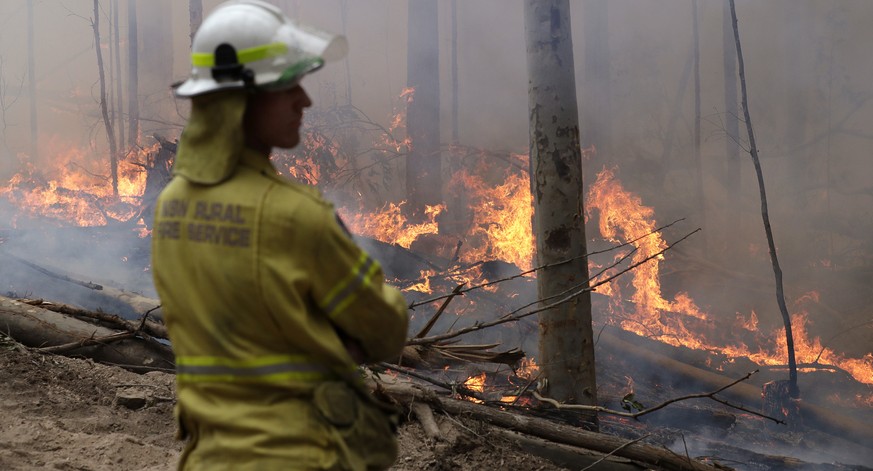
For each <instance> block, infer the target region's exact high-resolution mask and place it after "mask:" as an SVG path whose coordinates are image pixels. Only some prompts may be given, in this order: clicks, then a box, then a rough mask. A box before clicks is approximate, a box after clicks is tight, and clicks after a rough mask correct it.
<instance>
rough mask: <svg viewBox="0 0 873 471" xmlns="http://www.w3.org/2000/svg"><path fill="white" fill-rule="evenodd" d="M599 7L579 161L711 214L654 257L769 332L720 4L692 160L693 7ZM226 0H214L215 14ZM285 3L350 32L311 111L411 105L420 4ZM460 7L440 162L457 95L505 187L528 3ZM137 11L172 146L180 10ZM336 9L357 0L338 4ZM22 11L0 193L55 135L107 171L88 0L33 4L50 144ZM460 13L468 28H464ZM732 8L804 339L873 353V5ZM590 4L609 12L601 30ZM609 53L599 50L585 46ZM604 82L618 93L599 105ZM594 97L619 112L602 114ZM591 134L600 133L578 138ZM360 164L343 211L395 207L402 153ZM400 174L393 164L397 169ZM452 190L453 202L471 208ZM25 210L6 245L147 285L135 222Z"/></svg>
mask: <svg viewBox="0 0 873 471" xmlns="http://www.w3.org/2000/svg"><path fill="white" fill-rule="evenodd" d="M601 1H602V2H603V3H606V4H608V5H607V7H606V12H607V15H606V16H605V17H600V16H596V15H595V13H596V11H595V10H593V9H594V8H595V6H596V5H597V0H586V1H576V2H572V15H573V21H572V28H573V40H574V50H575V68H576V76H575V78H576V82H577V95H578V97H579V100H580V104H581V105H580V125H581V129H580V130H581V134H582V136H583V141H582V143H581V144H582V146H583V147H584V148H591V149H596V151H592V152H591V153H590V154H591V156H590V158H588V159H586V160H585V161H584V162H583V170H584V175H585V177H584V178H585V182H586V190H587V187H588V186H590V185H591V184H592V183H593V182H594V178H595V175H596V174H597V173H598V172H599V171H600V170H601V169H603V168H616V169H617V170H616V174H617V177H618V178H619V179H620V180H621V181H622V182H623V185H624V187H625V188H627V189H628V190H630V191H632V192H634V193H635V194H638V195H639V196H640V198H641V200H642V202H643V204H645V205H646V206H649V207H652V208H654V210H655V215H656V218H657V223H658V224H659V225H660V224H664V223H667V222H669V221H673V220H676V219H679V218H687V221H688V225H690V226H691V227H702V228H703V234H704V235H703V236H702V237H695V238H693V239H691V240H689V241H688V242H686V243H684V244H683V246H682V247H680V248H677V249H675V250H673V251H671V252H668V254H667V256H666V260H665V261H664V262H663V264H662V265H663V266H665V267H668V269H666V270H665V273H664V274H663V279H662V281H663V288H664V290H665V292H666V293H665V297H668V298H672V297H673V295H675V293H677V292H680V291H682V292H688V293H690V294H691V295H692V296H693V297H694V299H695V300H696V301H697V304H698V305H699V306H701V307H702V308H703V309H705V310H707V311H710V312H712V313H713V314H714V315H719V316H722V317H730V318H733V317H734V316H735V315H736V314H737V313H739V314H742V315H745V316H748V315H749V314H750V313H751V312H752V311H753V310H754V311H755V312H757V314H758V318H759V319H760V321H761V323H762V326H761V328H762V329H769V328H773V327H777V326H778V325H779V324H780V322H781V320H780V319H779V317H778V314H777V312H776V308H775V302H774V292H773V287H772V279H773V274H772V269H771V266H770V260H769V256H768V254H767V251H766V239H765V238H764V231H763V227H762V222H761V215H760V199H759V194H758V186H757V182H756V181H755V174H754V170H753V167H752V164H751V160H750V159H749V158H748V155H747V154H746V153H745V151H744V148H747V147H748V143H747V140H746V138H745V137H744V136H745V131H744V123H740V134H739V136H729V135H727V132H726V129H728V121H730V120H736V119H737V117H736V116H730V115H728V114H727V112H726V110H728V109H730V108H731V107H732V105H733V106H735V105H736V103H738V101H739V96H736V97H732V98H733V103H730V101H731V98H728V102H726V99H725V91H724V90H725V85H726V78H725V75H724V66H723V55H724V53H725V50H726V49H730V48H733V47H734V45H733V43H731V42H730V41H728V42H726V41H725V35H724V31H723V28H724V9H723V5H722V2H702V1H701V2H698V3H699V12H698V21H699V30H700V41H699V51H700V56H699V59H700V62H699V75H700V84H701V89H700V96H699V100H700V109H701V110H702V116H701V121H700V124H701V148H700V153H699V155H700V160H699V163H698V162H697V161H695V158H694V156H695V149H694V135H693V132H694V127H695V126H694V125H695V116H694V102H695V96H694V75H695V74H694V72H695V64H694V55H693V54H694V44H693V42H692V21H693V18H692V16H691V6H690V5H691V2H689V1H688V0H662V1H658V2H639V1H634V0H610V1H608V2H606V0H601ZM127 3H128V2H126V1H118V2H112V1H109V0H102V1H101V6H102V8H103V12H102V14H103V15H105V17H101V25H102V27H103V31H101V36H102V37H103V44H102V47H103V48H104V52H108V49H109V47H110V42H111V41H110V38H111V35H110V30H109V29H108V28H109V24H110V23H111V19H112V14H111V13H112V8H115V6H117V7H118V8H119V13H120V14H119V17H120V18H121V25H120V28H121V30H120V33H121V34H120V37H121V38H122V42H121V45H120V46H121V47H122V54H121V57H122V63H121V70H122V77H121V80H122V85H123V89H124V90H125V92H124V93H125V96H124V97H121V103H122V105H123V110H125V111H123V112H124V113H129V108H128V102H127V96H126V93H127V91H126V90H127V88H126V87H127V86H128V84H129V80H128V76H127V57H128V56H127V54H128V51H127V49H126V47H127V42H126V39H125V38H126V33H127V28H128V25H127V23H126V21H127ZM218 3H219V1H217V0H211V1H205V2H204V11H209V10H211V9H212V8H214V7H215V6H216V5H217V4H218ZM274 3H276V4H279V5H280V6H282V7H284V8H286V9H287V10H288V11H289V12H290V11H293V12H294V13H295V14H296V15H297V16H298V17H299V19H300V20H301V21H303V22H305V23H310V24H314V25H318V26H319V27H322V28H324V29H327V30H330V31H333V32H343V31H345V33H346V35H347V36H348V39H349V42H350V53H349V56H348V58H347V59H346V61H343V62H340V63H331V64H328V65H327V66H326V67H325V68H324V69H323V70H321V71H319V72H317V73H315V74H313V75H311V76H309V77H307V78H306V79H305V80H304V82H303V85H304V87H305V88H306V89H307V90H308V92H309V93H310V95H311V96H312V97H313V101H314V102H315V107H314V108H313V110H311V111H312V112H311V113H310V114H309V116H310V117H311V118H313V119H314V118H316V117H318V116H325V115H328V114H329V113H327V110H330V109H336V108H338V107H343V106H347V105H349V104H351V105H353V106H354V107H355V108H356V109H357V110H358V112H359V113H361V114H362V115H364V116H366V118H367V120H369V121H371V122H373V123H375V124H378V125H380V126H381V127H383V128H385V129H390V128H391V126H392V119H393V118H394V117H395V116H396V113H397V107H398V102H399V98H398V97H400V96H401V95H402V94H403V90H404V88H405V87H406V66H407V54H406V42H407V34H408V33H409V31H407V26H406V22H407V15H408V12H407V2H405V1H402V0H360V1H354V2H341V1H340V0H299V1H287V0H277V1H275V2H274ZM456 3H457V11H456V12H453V11H452V9H451V2H440V5H439V18H438V21H439V31H440V41H439V44H438V45H436V47H439V49H440V71H439V75H440V81H441V127H442V135H443V141H444V144H445V145H444V146H443V148H444V150H445V152H444V153H443V157H444V158H445V159H447V160H446V162H449V161H450V160H449V159H448V157H449V153H450V152H449V150H448V143H449V142H450V139H451V138H450V136H452V133H451V131H450V130H451V129H452V128H453V124H454V123H453V122H452V116H453V113H452V103H453V93H457V101H458V103H459V107H458V109H457V118H458V122H457V128H458V131H459V134H458V142H459V144H460V145H461V146H463V147H464V149H465V153H464V157H463V159H462V162H463V163H464V165H466V166H468V167H471V168H472V167H475V168H477V169H480V170H481V169H490V171H491V172H492V174H491V175H487V177H488V178H490V179H491V181H500V180H501V179H502V178H503V175H504V172H505V171H506V168H507V165H506V163H505V159H504V160H501V158H503V157H505V156H506V155H510V154H512V153H515V154H524V153H526V152H527V149H528V108H527V106H528V103H527V99H528V98H527V97H528V95H527V87H528V79H527V75H526V65H525V43H524V31H523V25H524V22H523V9H522V2H521V1H520V0H513V1H507V0H479V1H476V2H464V1H458V2H456ZM136 5H137V7H138V9H139V13H140V21H142V22H143V24H142V25H141V26H142V27H141V28H140V32H139V33H140V35H141V37H140V41H139V44H140V51H139V53H140V54H142V57H141V62H140V71H139V73H140V76H141V80H140V84H139V85H140V87H139V91H138V96H137V98H138V103H139V106H140V110H139V111H140V117H141V120H140V132H139V137H140V140H139V142H140V144H142V145H149V144H151V143H152V138H151V136H152V134H155V133H157V134H160V135H162V136H163V137H166V138H169V139H173V138H175V137H177V136H178V135H179V133H180V132H181V129H182V125H183V123H184V119H185V114H186V104H185V102H183V101H177V100H175V99H174V98H172V96H171V93H170V90H169V85H170V84H171V83H173V82H175V81H178V80H181V79H183V78H185V77H186V75H187V73H188V71H189V66H188V63H189V53H190V50H189V39H188V38H189V33H190V32H189V30H188V27H189V25H188V11H187V2H178V1H175V2H171V1H169V0H161V1H154V0H139V1H137V2H136ZM343 5H345V6H346V8H348V10H347V11H345V12H343V11H342V8H343ZM25 6H26V3H25V2H23V1H22V2H0V59H2V62H0V64H2V67H0V96H2V100H0V115H2V116H0V117H2V119H0V140H2V143H0V144H2V145H0V190H2V189H3V188H4V187H5V186H8V185H7V182H8V181H9V179H10V178H11V177H12V176H13V175H15V174H17V173H19V172H21V171H22V170H23V166H24V165H25V164H29V165H32V166H34V167H35V168H37V169H38V170H39V171H40V172H43V173H44V174H49V173H50V172H52V171H53V168H54V167H53V164H55V163H57V161H58V158H57V156H56V155H53V152H54V149H56V148H57V147H56V146H54V145H53V146H51V147H50V146H49V145H48V144H49V143H57V142H61V143H63V145H64V146H66V147H69V148H76V149H81V150H83V152H82V155H83V156H82V159H83V161H81V162H79V165H80V166H81V167H82V168H86V169H88V171H89V172H92V173H97V174H100V175H102V176H106V175H108V167H107V162H108V155H107V152H108V150H107V147H108V146H107V143H106V142H107V140H106V136H105V132H104V130H103V126H102V123H101V121H100V112H99V98H100V97H99V96H97V93H98V90H99V87H98V82H97V77H98V75H97V71H96V59H95V55H94V44H93V41H94V40H93V33H92V31H91V29H90V22H89V18H90V17H91V16H92V15H93V12H92V10H91V8H92V2H91V1H90V0H58V1H45V2H35V3H34V17H35V24H34V37H35V44H34V59H35V65H36V74H35V80H36V90H35V97H36V110H37V116H38V120H37V121H38V133H39V134H38V139H37V141H38V143H39V149H40V152H39V155H38V156H33V155H31V153H32V149H31V145H30V141H31V139H30V117H31V114H30V98H31V92H34V91H32V90H28V87H27V83H28V80H27V61H28V45H27V44H26V40H25V38H26V37H27V28H28V23H27V15H26V8H25ZM601 6H603V5H601ZM453 13H454V14H455V15H456V16H457V20H458V24H457V37H456V38H454V39H453V38H452V36H451V31H452V14H453ZM601 13H603V11H601ZM737 13H738V16H739V30H740V35H741V40H742V43H743V51H744V54H745V59H746V80H747V82H748V91H749V104H750V107H751V110H750V111H751V116H752V119H753V124H754V126H755V131H756V134H757V137H758V148H759V151H760V154H761V158H762V165H763V171H764V177H765V183H766V189H767V196H768V202H769V204H770V218H771V222H772V224H773V230H774V233H775V238H776V245H777V247H778V251H779V252H778V253H779V257H780V262H781V263H782V267H783V271H784V275H785V281H786V290H787V295H788V297H789V299H788V302H789V304H790V305H791V304H793V302H794V301H795V300H796V299H797V298H799V297H801V296H802V295H804V294H805V293H807V292H809V291H812V290H818V291H821V293H822V297H821V301H820V302H819V303H817V304H814V305H812V306H809V307H808V310H809V317H810V322H811V326H810V333H811V334H812V335H816V336H820V337H822V339H830V340H831V341H832V343H831V345H829V346H830V347H832V348H839V349H841V350H842V352H843V353H845V354H847V355H852V356H854V357H861V356H863V355H864V354H865V353H869V352H870V338H871V337H873V327H871V326H870V325H869V324H867V325H860V326H859V324H861V322H860V321H864V320H867V321H869V317H870V316H869V312H870V311H869V307H868V306H869V302H870V301H873V298H871V295H870V294H869V280H870V268H869V267H870V265H871V263H873V243H871V238H870V234H871V232H873V184H871V183H870V182H871V181H873V163H871V160H870V158H869V145H870V139H871V138H873V129H871V123H873V100H871V98H873V81H871V80H869V77H871V76H873V60H871V55H870V54H869V51H868V49H869V48H868V47H867V45H868V44H870V40H871V39H873V38H871V37H870V35H871V34H873V33H871V32H870V28H869V18H871V15H873V3H871V2H869V1H866V0H841V1H839V2H833V1H827V0H770V1H767V2H760V1H752V0H740V1H738V2H737ZM343 18H346V21H345V23H344V21H343ZM590 18H599V20H598V21H600V22H599V23H592V22H591V21H590ZM595 29H596V31H595ZM598 32H599V33H598ZM598 34H599V35H598ZM731 39H732V38H731ZM453 40H454V41H456V45H457V52H458V55H457V64H458V68H457V76H458V83H457V90H453V88H452V70H451V63H452V56H451V51H452V41H453ZM112 47H114V46H112ZM598 54H600V55H601V57H600V59H601V60H599V61H598V60H591V58H593V57H595V56H597V55H598ZM106 57H107V58H109V57H110V56H109V55H108V54H106ZM107 60H108V59H107ZM588 64H598V67H601V69H602V70H598V71H597V72H598V73H593V72H592V71H591V70H589V69H587V67H588ZM107 73H108V74H109V73H110V71H109V70H107ZM114 78H115V79H118V77H114ZM598 94H601V95H604V96H605V97H607V98H608V100H605V101H604V100H594V99H592V95H598ZM118 99H119V97H116V98H115V100H116V101H115V102H114V103H115V104H117V101H118ZM603 103H607V104H608V105H603ZM598 106H608V110H603V109H598V108H597V107H598ZM113 109H117V107H115V108H113ZM125 117H126V116H125ZM305 119H306V118H305ZM595 126H596V127H598V129H600V130H601V131H600V133H599V134H594V133H590V132H587V131H588V130H589V129H590V128H593V127H595ZM358 137H359V138H360V139H361V140H359V141H358V142H354V141H352V140H349V141H346V142H345V143H344V144H345V145H347V146H349V148H351V149H354V146H355V145H360V146H371V147H372V142H370V141H367V142H364V141H363V137H361V136H358ZM732 140H738V141H739V145H740V147H741V149H740V154H739V159H738V161H736V163H733V161H732V160H731V158H730V157H729V156H728V155H727V152H726V144H727V143H728V142H730V141H732ZM355 150H360V149H355ZM368 158H371V159H373V161H374V162H377V163H379V164H385V165H386V166H388V170H381V169H380V170H379V172H385V173H384V174H383V173H378V174H377V175H376V176H372V175H370V177H368V180H366V182H365V183H366V185H364V184H363V183H361V182H358V184H360V186H359V187H354V186H348V187H344V188H345V189H346V191H334V192H331V195H332V196H335V197H336V198H337V199H338V201H337V203H338V205H341V206H345V207H348V208H352V209H353V210H356V209H357V208H358V207H359V201H356V198H358V195H359V194H360V195H363V196H362V197H366V198H367V202H368V203H369V204H375V203H377V202H378V203H380V204H384V203H385V202H389V201H391V202H396V199H397V198H399V197H402V193H403V191H402V190H403V184H402V179H400V177H399V175H402V173H401V172H399V171H398V170H397V169H398V167H397V165H399V163H398V162H396V161H390V162H389V157H387V154H384V153H383V154H380V153H372V152H371V153H370V154H368ZM698 165H699V168H700V170H699V171H698ZM513 168H514V169H515V170H517V171H519V172H521V173H523V171H522V170H518V169H517V168H515V167H513ZM444 169H445V172H446V173H447V174H448V173H450V171H451V170H454V168H449V164H445V165H444ZM735 170H736V172H735ZM487 171H489V170H483V172H487ZM391 172H394V173H393V174H392V175H393V177H392V178H385V176H386V175H387V174H389V173H391ZM447 177H448V175H447ZM340 181H342V180H340ZM446 181H448V178H446ZM349 185H352V184H351V183H350V184H349ZM352 188H354V190H355V191H351V190H350V189H352ZM459 193H460V192H455V193H452V194H451V196H452V197H457V198H459V199H460V200H461V201H463V198H460V197H462V196H463V195H462V194H459ZM21 212H22V208H18V207H14V206H12V205H10V204H9V203H8V202H6V201H5V200H4V199H3V198H2V197H0V250H3V251H6V252H8V253H11V254H15V255H16V256H19V257H23V258H28V259H29V260H31V261H33V262H34V263H40V264H43V265H45V266H46V267H50V268H51V269H53V270H56V271H58V272H64V273H69V274H71V276H75V277H85V278H86V279H88V280H91V281H95V282H106V283H111V284H118V285H121V286H120V287H121V288H126V289H130V290H135V291H140V292H143V293H144V294H147V295H148V294H153V288H152V287H151V280H150V277H149V276H148V272H147V271H145V268H146V267H147V261H146V260H147V250H148V249H147V247H146V246H144V245H143V244H144V242H143V240H141V239H138V238H136V237H135V236H133V237H132V236H131V235H130V234H125V235H124V236H123V237H121V238H117V237H116V234H115V233H110V231H105V232H103V233H102V235H94V234H95V233H98V232H99V231H93V230H92V231H90V233H89V231H87V230H77V229H73V228H70V227H65V228H64V229H62V230H58V231H53V230H51V229H50V228H51V227H54V226H56V225H57V224H55V223H54V222H52V221H46V220H44V219H39V218H37V219H35V220H33V221H32V222H31V223H29V224H25V223H24V222H25V219H24V218H22V217H21V216H20V214H21ZM62 225H66V226H69V224H62ZM588 231H589V232H588V237H589V238H597V237H599V234H598V233H597V228H596V226H595V225H594V224H589V225H588ZM3 234H6V235H3ZM666 239H668V240H669V239H671V237H666ZM672 239H675V237H672ZM118 240H123V241H124V242H125V244H121V243H119V242H117V241H118ZM374 247H375V246H374ZM373 250H377V249H373ZM0 257H2V255H0ZM125 260H126V261H125ZM383 262H384V263H385V264H386V265H391V263H393V262H392V261H391V260H385V261H383ZM390 268H391V269H393V271H396V272H402V271H403V269H402V268H396V267H390ZM0 281H2V285H0V289H2V290H4V291H6V292H16V293H18V294H20V295H29V294H32V295H34V296H40V297H46V298H49V297H52V298H56V299H58V300H63V301H69V302H82V303H83V304H84V303H85V302H86V301H84V300H83V299H87V298H88V296H85V295H81V296H80V295H79V294H75V293H76V292H78V291H79V290H80V288H79V287H72V286H71V288H70V289H71V291H70V292H57V291H51V292H43V291H41V290H42V289H43V288H45V287H48V286H53V285H54V284H53V283H47V282H46V280H45V278H44V277H43V275H39V274H37V273H35V272H33V270H32V268H29V267H27V266H24V265H21V264H20V263H18V262H15V261H13V260H10V259H8V258H2V263H0ZM53 289H54V288H53ZM89 302H90V301H89ZM97 304H98V305H99V303H97ZM93 305H94V303H91V306H93ZM865 316H866V317H865Z"/></svg>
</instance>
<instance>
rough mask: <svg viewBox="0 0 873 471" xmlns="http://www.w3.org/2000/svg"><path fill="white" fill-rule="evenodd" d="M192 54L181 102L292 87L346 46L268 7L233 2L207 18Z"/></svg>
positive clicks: (254, 0)
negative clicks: (223, 92)
mask: <svg viewBox="0 0 873 471" xmlns="http://www.w3.org/2000/svg"><path fill="white" fill-rule="evenodd" d="M192 49H193V52H192V54H191V63H192V65H193V70H192V71H191V77H190V78H188V80H185V81H184V82H182V83H180V84H178V85H175V86H174V89H175V92H176V95H177V96H180V97H191V96H196V95H201V94H204V93H209V92H214V91H217V90H226V89H231V88H247V87H258V88H266V89H271V88H284V87H288V86H291V85H294V84H296V83H297V82H298V81H299V80H300V78H301V77H303V75H305V74H307V73H309V72H312V71H314V70H317V69H319V68H320V67H321V66H322V65H324V62H325V61H331V60H336V59H341V58H342V57H343V56H345V55H346V52H347V50H348V45H347V43H346V40H345V38H344V37H342V36H333V35H330V34H328V33H325V32H323V31H320V30H317V29H315V28H312V27H306V26H302V25H299V24H296V23H294V22H293V21H292V20H291V19H290V18H288V17H287V16H285V14H284V13H282V11H281V10H279V9H278V8H276V7H275V6H273V5H270V4H269V3H266V2H262V1H260V0H233V1H229V2H225V3H222V4H221V5H219V6H218V7H217V8H216V9H215V10H213V12H212V13H211V14H209V16H207V17H206V19H205V20H204V21H203V24H202V25H200V28H199V29H198V30H197V33H195V35H194V43H193V45H192Z"/></svg>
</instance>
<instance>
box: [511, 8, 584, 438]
mask: <svg viewBox="0 0 873 471" xmlns="http://www.w3.org/2000/svg"><path fill="white" fill-rule="evenodd" d="M524 5H525V11H524V15H525V35H526V42H527V70H528V81H529V82H528V110H529V113H530V167H531V169H530V175H531V188H532V193H533V195H534V209H535V211H534V234H535V235H536V245H537V262H538V264H539V265H548V268H546V269H544V270H543V271H541V272H540V273H539V274H538V275H537V291H538V295H539V298H540V299H543V300H544V299H548V298H550V297H552V296H556V295H558V294H559V293H562V292H566V291H567V290H568V289H570V288H571V287H578V286H580V285H587V280H588V260H587V258H586V257H585V253H586V243H585V240H586V238H585V225H584V216H583V215H584V207H583V205H584V200H583V191H582V162H581V160H582V156H581V154H582V153H581V149H580V146H579V122H578V108H577V104H576V81H575V72H574V62H573V42H572V36H571V28H570V3H569V0H526V1H525V4H524ZM560 262H565V263H560ZM539 324H540V368H541V371H542V373H543V376H544V377H545V379H546V383H545V384H546V387H545V389H546V393H545V395H548V396H551V397H552V398H554V399H557V400H559V401H562V402H571V403H577V404H583V405H596V404H597V382H596V378H595V369H594V341H593V332H592V327H591V295H590V292H587V291H586V292H585V294H584V295H583V296H580V297H579V298H578V299H577V300H576V301H575V302H572V303H565V304H561V305H559V306H557V307H554V308H552V309H549V310H546V311H544V312H542V313H540V317H539ZM591 418H592V419H593V420H594V421H595V422H596V415H594V414H592V415H591Z"/></svg>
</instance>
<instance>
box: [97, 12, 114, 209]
mask: <svg viewBox="0 0 873 471" xmlns="http://www.w3.org/2000/svg"><path fill="white" fill-rule="evenodd" d="M91 28H92V29H93V30H94V49H95V50H96V51H97V72H98V74H99V77H100V112H101V114H102V115H103V125H104V126H105V127H106V137H107V138H108V139H109V169H110V173H111V178H112V193H113V194H114V195H116V196H118V147H117V145H116V143H115V131H114V130H113V128H112V120H111V118H110V117H109V105H108V103H106V73H105V72H104V71H103V50H102V49H101V47H100V2H99V0H94V18H93V19H92V20H91Z"/></svg>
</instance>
